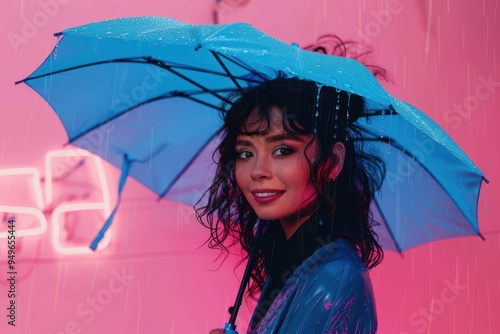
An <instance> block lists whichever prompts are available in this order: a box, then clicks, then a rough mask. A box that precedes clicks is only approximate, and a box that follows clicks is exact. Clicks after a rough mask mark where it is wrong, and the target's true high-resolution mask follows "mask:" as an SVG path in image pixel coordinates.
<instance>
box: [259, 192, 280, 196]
mask: <svg viewBox="0 0 500 334" xmlns="http://www.w3.org/2000/svg"><path fill="white" fill-rule="evenodd" d="M277 194H278V193H277V192H276V193H255V196H257V197H269V196H274V195H277Z"/></svg>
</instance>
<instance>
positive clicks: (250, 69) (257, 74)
mask: <svg viewBox="0 0 500 334" xmlns="http://www.w3.org/2000/svg"><path fill="white" fill-rule="evenodd" d="M219 56H221V57H222V58H225V59H227V60H228V61H230V62H232V63H233V64H235V65H236V66H239V67H241V68H242V69H244V70H247V71H248V72H250V73H252V74H253V75H255V76H256V77H259V78H260V79H261V80H267V78H266V77H264V76H262V75H261V74H260V73H259V72H257V71H255V70H254V69H253V68H251V67H247V66H245V65H243V64H240V63H238V62H236V61H235V60H234V59H231V58H229V57H228V56H226V55H223V54H220V53H219ZM245 80H246V79H245ZM256 82H261V81H256Z"/></svg>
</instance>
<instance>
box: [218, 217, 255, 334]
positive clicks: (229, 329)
mask: <svg viewBox="0 0 500 334" xmlns="http://www.w3.org/2000/svg"><path fill="white" fill-rule="evenodd" d="M263 225H264V224H262V223H261V222H260V221H259V225H258V227H257V234H256V235H255V240H254V241H253V245H252V250H251V251H250V256H249V258H248V263H247V266H246V268H245V273H244V274H243V278H242V280H241V285H240V289H239V290H238V295H237V296H236V301H235V302H234V306H233V307H231V308H230V309H229V313H231V317H230V319H229V322H228V323H226V326H225V327H224V330H225V331H226V333H229V334H238V332H236V326H235V324H234V323H235V322H236V316H237V314H238V310H239V309H240V306H241V301H242V300H243V294H244V293H245V287H246V285H247V284H248V281H249V280H250V274H251V273H252V266H253V262H254V258H255V252H256V248H257V243H258V241H259V237H260V235H261V234H262V228H263Z"/></svg>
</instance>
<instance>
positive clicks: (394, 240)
mask: <svg viewBox="0 0 500 334" xmlns="http://www.w3.org/2000/svg"><path fill="white" fill-rule="evenodd" d="M374 203H375V205H376V206H377V209H378V212H379V213H380V216H381V217H382V224H384V225H385V227H386V228H387V231H388V232H389V235H390V236H391V239H392V241H393V242H394V246H395V247H396V249H397V250H398V252H399V253H400V254H402V253H403V250H402V249H401V246H400V245H399V243H398V241H397V240H396V238H395V236H394V233H393V232H392V229H391V227H390V226H389V223H388V222H387V218H386V217H385V215H384V213H383V212H382V210H381V209H380V206H379V205H378V202H377V200H374Z"/></svg>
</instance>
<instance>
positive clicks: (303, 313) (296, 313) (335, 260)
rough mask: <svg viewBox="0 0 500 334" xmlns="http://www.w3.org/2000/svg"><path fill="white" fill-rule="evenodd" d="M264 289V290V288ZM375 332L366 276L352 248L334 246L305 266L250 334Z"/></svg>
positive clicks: (344, 243) (338, 243)
mask: <svg viewBox="0 0 500 334" xmlns="http://www.w3.org/2000/svg"><path fill="white" fill-rule="evenodd" d="M264 289H265V287H264ZM376 330H377V316H376V311H375V301H374V298H373V290H372V285H371V281H370V278H369V276H368V272H367V271H366V269H365V266H364V265H363V262H362V261H361V259H360V257H359V256H358V254H357V252H356V250H355V248H354V247H353V246H352V245H351V244H350V243H349V242H347V241H346V240H342V239H339V240H335V241H333V242H331V243H329V244H327V245H325V246H323V247H321V248H320V249H318V250H317V251H316V252H315V253H314V254H313V255H311V256H310V257H309V258H308V259H307V260H305V261H304V262H303V263H302V264H301V265H300V266H299V267H298V268H297V270H295V272H294V273H293V275H292V276H290V278H289V279H288V280H287V282H286V283H285V285H284V286H283V288H282V289H281V291H280V293H279V295H278V296H277V297H276V299H275V300H274V302H273V303H272V305H271V307H270V308H269V310H268V311H267V313H266V315H265V316H264V318H262V320H261V321H260V322H259V324H258V325H257V327H256V328H255V329H253V330H249V331H248V333H249V334H257V333H258V334H264V333H266V334H271V333H272V334H278V333H279V334H284V333H290V334H292V333H293V334H297V333H307V334H316V333H318V334H320V333H321V334H322V333H325V334H327V333H328V334H330V333H331V334H340V333H342V334H345V333H349V334H353V333H355V334H357V333H362V334H365V333H366V334H371V333H375V332H376Z"/></svg>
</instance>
